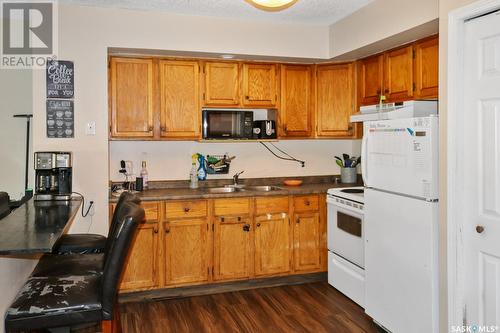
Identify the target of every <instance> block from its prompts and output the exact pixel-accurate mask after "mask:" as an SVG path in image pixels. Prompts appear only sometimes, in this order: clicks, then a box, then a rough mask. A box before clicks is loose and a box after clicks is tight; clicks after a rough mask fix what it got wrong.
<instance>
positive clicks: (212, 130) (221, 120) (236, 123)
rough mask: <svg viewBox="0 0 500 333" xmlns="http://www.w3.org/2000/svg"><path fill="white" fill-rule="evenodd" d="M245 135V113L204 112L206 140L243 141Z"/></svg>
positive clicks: (204, 136)
mask: <svg viewBox="0 0 500 333" xmlns="http://www.w3.org/2000/svg"><path fill="white" fill-rule="evenodd" d="M246 136H247V135H246V133H245V112H242V111H223V110H203V138H204V139H243V138H246Z"/></svg>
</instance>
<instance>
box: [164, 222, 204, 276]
mask: <svg viewBox="0 0 500 333" xmlns="http://www.w3.org/2000/svg"><path fill="white" fill-rule="evenodd" d="M164 228H165V282H166V284H167V285H177V284H189V283H196V282H203V281H207V280H208V268H209V253H208V246H207V244H208V223H207V220H206V219H186V220H172V221H169V222H165V225H164Z"/></svg>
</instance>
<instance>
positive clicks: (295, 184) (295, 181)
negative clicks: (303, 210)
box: [283, 179, 303, 186]
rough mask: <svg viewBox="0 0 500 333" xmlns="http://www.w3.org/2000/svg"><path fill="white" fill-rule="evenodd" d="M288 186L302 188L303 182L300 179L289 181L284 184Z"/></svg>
mask: <svg viewBox="0 0 500 333" xmlns="http://www.w3.org/2000/svg"><path fill="white" fill-rule="evenodd" d="M283 183H284V184H285V185H286V186H300V185H302V183H303V181H302V180H300V179H287V180H285V181H284V182H283Z"/></svg>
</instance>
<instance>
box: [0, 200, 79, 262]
mask: <svg viewBox="0 0 500 333" xmlns="http://www.w3.org/2000/svg"><path fill="white" fill-rule="evenodd" d="M81 203H82V201H81V199H73V200H71V201H34V200H33V199H31V200H29V201H27V202H26V203H24V204H23V205H21V206H20V207H19V208H17V209H15V210H14V211H12V212H11V213H10V214H9V215H7V216H6V217H4V218H3V219H1V220H0V227H1V232H0V255H11V254H35V253H50V252H52V249H53V247H54V245H55V243H56V241H57V240H58V239H59V238H60V237H61V235H63V234H65V233H66V232H67V231H68V229H69V227H70V226H71V223H72V222H73V219H74V218H75V216H76V214H77V212H78V209H79V208H80V205H81Z"/></svg>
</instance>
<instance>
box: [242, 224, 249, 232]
mask: <svg viewBox="0 0 500 333" xmlns="http://www.w3.org/2000/svg"><path fill="white" fill-rule="evenodd" d="M243 231H245V232H249V231H250V224H245V225H244V226H243Z"/></svg>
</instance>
